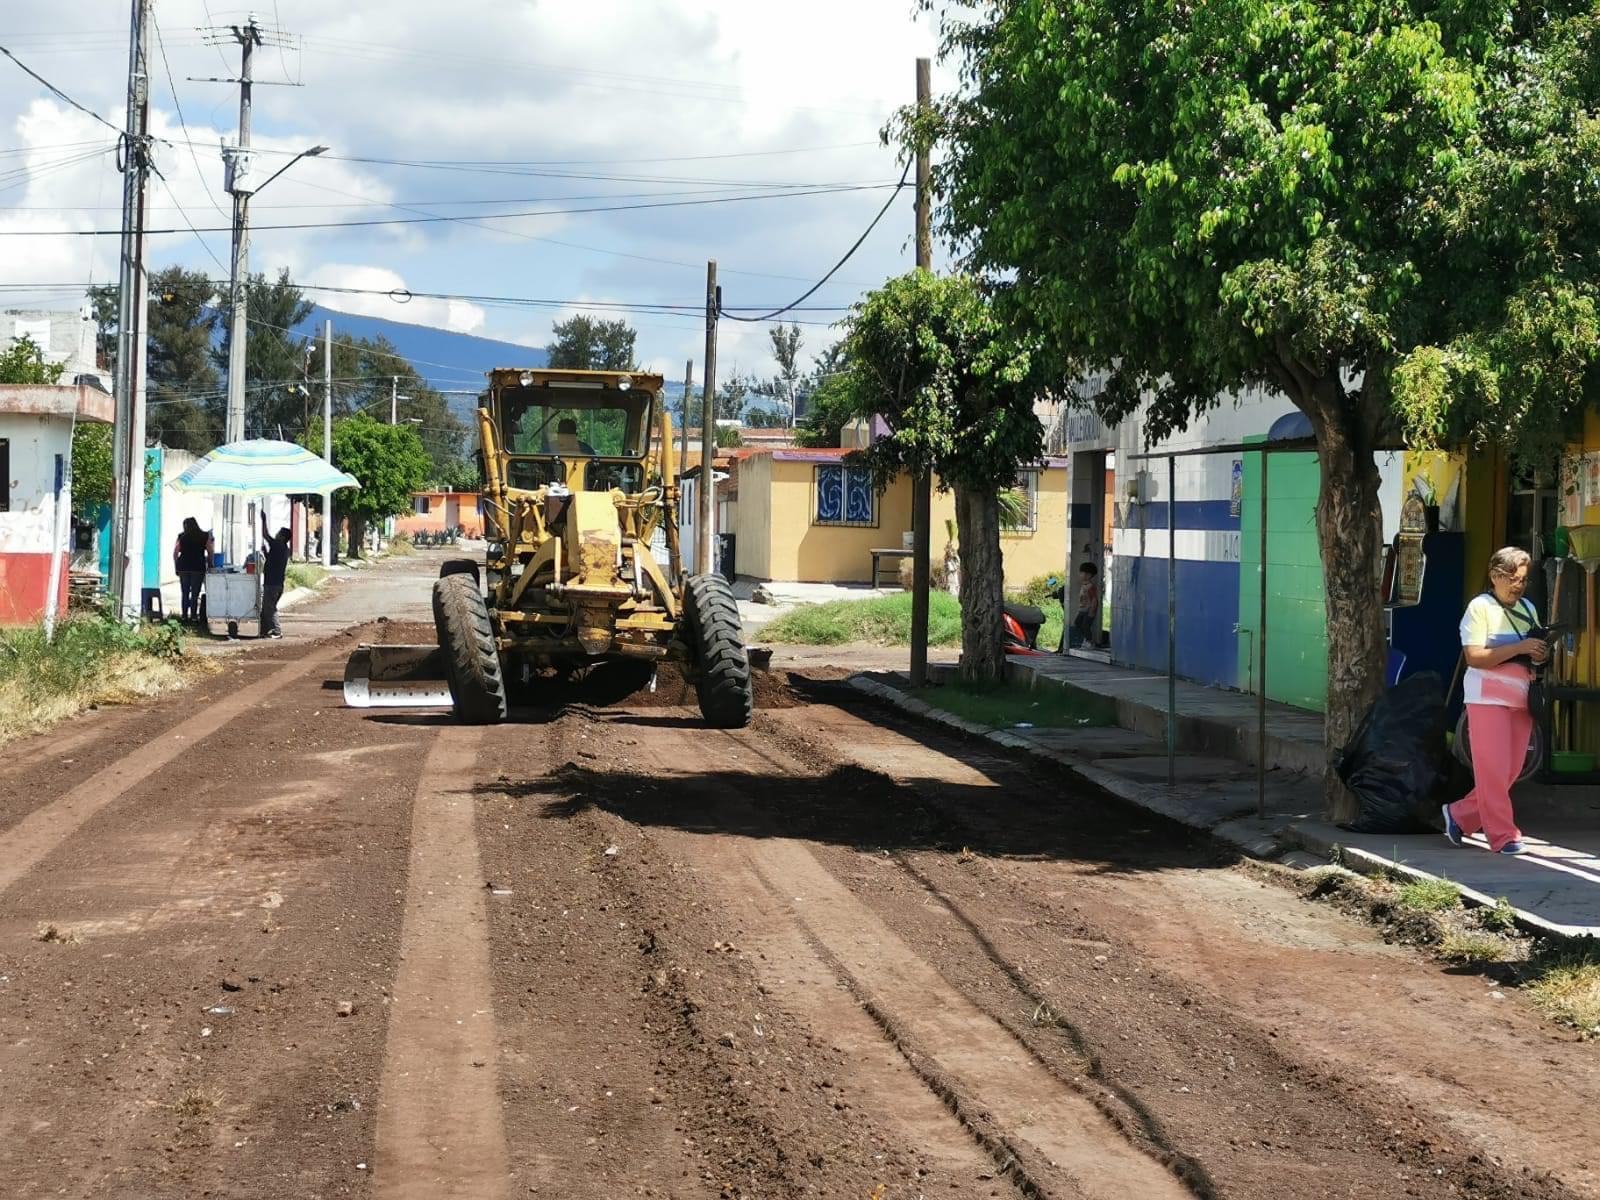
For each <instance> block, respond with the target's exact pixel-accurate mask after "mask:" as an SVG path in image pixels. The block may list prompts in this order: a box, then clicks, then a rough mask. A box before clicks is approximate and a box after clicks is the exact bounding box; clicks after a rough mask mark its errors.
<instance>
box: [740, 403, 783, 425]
mask: <svg viewBox="0 0 1600 1200" xmlns="http://www.w3.org/2000/svg"><path fill="white" fill-rule="evenodd" d="M744 423H745V424H746V425H748V426H749V427H750V428H751V429H782V428H784V427H785V426H787V425H788V424H789V418H788V415H787V414H786V413H784V412H783V411H781V410H779V409H776V408H757V407H755V406H751V407H750V408H747V409H745V412H744Z"/></svg>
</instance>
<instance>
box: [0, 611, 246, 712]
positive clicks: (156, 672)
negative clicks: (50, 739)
mask: <svg viewBox="0 0 1600 1200" xmlns="http://www.w3.org/2000/svg"><path fill="white" fill-rule="evenodd" d="M217 669H218V667H217V665H216V664H215V663H213V662H211V661H210V660H209V659H193V658H186V657H185V656H184V654H183V643H182V635H181V633H180V629H179V626H178V623H177V622H176V621H167V622H164V623H162V624H160V625H125V624H123V623H122V622H121V621H117V620H113V619H111V618H109V617H106V616H102V615H98V614H96V615H89V616H75V617H72V618H70V619H69V620H66V621H63V622H61V623H60V624H59V625H57V626H56V636H55V639H54V640H53V641H46V640H45V636H44V627H43V626H42V625H30V626H21V627H18V628H15V629H5V630H0V742H5V741H9V740H10V739H12V738H16V737H21V736H23V735H25V734H29V733H36V732H38V731H39V730H42V729H47V728H49V727H50V726H51V725H54V724H56V723H57V722H58V721H63V720H65V719H66V718H68V717H71V716H74V715H76V714H77V713H80V712H82V711H83V710H84V709H87V708H92V707H94V706H96V705H100V704H128V703H132V702H134V701H136V700H141V699H144V698H146V697H149V696H157V695H160V694H162V693H163V692H169V691H173V690H175V689H177V688H181V687H184V686H185V685H187V683H188V682H189V680H190V679H191V678H193V677H194V676H195V675H196V674H199V673H202V672H210V671H215V670H217Z"/></svg>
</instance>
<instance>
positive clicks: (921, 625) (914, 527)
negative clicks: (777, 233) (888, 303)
mask: <svg viewBox="0 0 1600 1200" xmlns="http://www.w3.org/2000/svg"><path fill="white" fill-rule="evenodd" d="M931 100H932V85H931V83H930V63H929V60H928V59H926V58H919V59H917V111H918V113H919V114H922V115H926V113H927V110H928V105H929V104H930V103H931ZM929 174H930V171H929V163H928V147H927V144H926V143H922V144H919V145H918V147H917V268H918V269H919V270H923V271H931V270H933V233H932V229H931V225H932V220H931V214H930V211H929V203H930V200H929V195H928V177H929ZM932 523H933V479H932V477H931V475H930V474H929V472H927V471H918V472H917V473H916V474H915V475H914V476H913V477H912V480H911V686H912V687H914V688H919V687H924V686H926V685H927V682H928V586H929V572H928V558H929V555H930V547H931V543H932V538H931V536H930V533H931V531H930V529H929V526H930V525H932Z"/></svg>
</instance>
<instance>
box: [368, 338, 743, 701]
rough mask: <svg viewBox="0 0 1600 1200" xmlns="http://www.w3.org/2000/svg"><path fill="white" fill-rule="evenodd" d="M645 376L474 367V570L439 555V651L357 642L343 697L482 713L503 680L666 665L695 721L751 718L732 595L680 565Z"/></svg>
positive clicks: (625, 678)
mask: <svg viewBox="0 0 1600 1200" xmlns="http://www.w3.org/2000/svg"><path fill="white" fill-rule="evenodd" d="M661 384H662V380H661V376H659V375H644V374H638V373H634V372H621V371H557V370H517V369H499V370H495V371H492V372H490V374H489V390H488V392H487V393H486V395H485V397H484V400H485V404H484V406H483V407H481V408H480V409H479V410H478V435H479V439H480V442H481V444H482V455H483V475H484V491H483V518H484V536H485V538H486V539H487V541H488V550H487V554H486V556H485V560H484V562H483V563H482V564H481V567H482V571H481V575H480V569H479V568H480V564H479V563H478V562H476V561H474V560H471V559H454V560H451V561H449V562H446V563H445V564H444V565H443V566H442V567H441V568H440V572H439V580H438V582H436V583H435V584H434V585H433V618H434V626H435V629H436V631H437V634H438V639H439V644H438V646H437V647H435V646H362V647H360V648H359V649H358V650H357V651H356V652H355V653H354V654H353V655H351V657H350V661H349V663H348V664H347V666H346V668H345V689H344V690H345V699H346V702H347V703H349V704H352V705H355V706H357V707H368V706H375V705H382V706H395V707H416V706H423V705H432V704H437V705H441V706H442V705H444V704H447V703H448V704H450V705H451V706H453V707H454V709H455V712H456V716H457V717H458V718H459V719H460V720H462V721H465V722H468V723H472V724H489V723H493V722H496V721H503V720H504V719H505V718H506V714H507V709H508V696H509V695H511V694H514V693H516V692H518V691H519V690H520V691H521V692H522V693H523V694H525V695H527V696H528V697H529V698H530V699H532V700H535V701H537V700H538V699H540V688H541V684H543V683H546V682H558V681H565V682H574V681H575V682H576V683H577V684H578V686H579V687H580V688H581V689H582V691H581V692H580V694H581V695H584V696H586V697H588V698H591V699H620V698H621V697H623V696H626V695H629V694H631V693H632V692H634V691H636V690H638V689H639V688H640V687H643V686H645V685H647V684H650V683H652V682H653V679H654V672H655V668H656V666H657V664H659V663H662V662H672V663H675V664H678V666H679V669H680V670H681V671H682V672H683V673H684V675H685V676H686V677H687V678H689V679H690V680H692V681H693V683H694V685H695V690H696V693H697V695H698V698H699V702H700V711H701V713H702V715H703V716H704V717H705V719H706V721H707V722H708V723H709V724H711V725H713V726H715V727H717V728H723V729H729V728H738V727H741V726H744V725H748V724H749V723H750V714H751V707H752V690H751V682H750V661H749V657H748V655H747V653H746V650H745V645H744V639H743V636H742V630H741V626H740V621H739V609H738V605H737V604H736V603H735V601H734V597H733V591H732V589H731V588H730V587H729V586H728V582H727V580H725V579H724V578H723V577H722V576H721V575H717V574H712V573H708V574H703V575H693V576H688V577H685V575H684V574H683V572H682V569H681V560H680V555H679V549H678V526H677V512H678V485H677V480H676V478H675V476H674V471H673V460H672V421H671V418H670V417H669V416H668V414H667V412H666V409H665V406H664V405H662V404H661V402H660V397H661ZM658 408H659V410H660V411H659V413H658V412H657V409H658ZM654 435H659V440H657V437H656V436H654ZM658 530H659V531H660V532H661V533H662V534H664V541H665V549H666V554H665V556H664V557H665V560H666V561H664V562H663V561H662V560H661V558H660V557H658V555H657V552H656V551H655V550H654V549H653V548H652V547H653V545H654V544H655V543H657V542H659V541H661V540H663V539H659V538H657V536H656V535H657V531H658Z"/></svg>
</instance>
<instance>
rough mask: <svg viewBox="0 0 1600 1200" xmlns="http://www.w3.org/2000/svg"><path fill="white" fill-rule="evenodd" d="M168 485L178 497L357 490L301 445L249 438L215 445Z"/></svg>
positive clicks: (347, 478) (348, 478)
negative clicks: (185, 494) (189, 493)
mask: <svg viewBox="0 0 1600 1200" xmlns="http://www.w3.org/2000/svg"><path fill="white" fill-rule="evenodd" d="M172 486H173V487H175V488H177V489H178V490H179V491H182V492H223V493H226V494H228V495H232V496H282V495H297V494H299V493H303V492H332V491H337V490H338V489H339V488H359V487H360V486H361V485H360V484H359V483H357V482H356V480H355V478H354V477H353V476H350V475H347V474H345V473H344V472H343V471H340V470H338V469H336V468H335V467H334V466H333V464H332V463H330V462H328V461H327V459H325V458H322V457H321V456H320V455H316V454H313V453H312V452H311V451H309V450H307V449H306V448H305V447H304V446H296V445H295V444H294V443H292V442H274V441H269V440H267V439H266V438H251V439H248V440H246V441H243V442H229V443H228V444H227V445H226V446H218V447H217V448H216V449H215V450H213V451H212V452H211V453H210V454H207V455H206V456H205V457H204V458H202V459H201V460H200V461H199V462H197V463H195V464H194V466H192V467H190V468H189V469H188V470H187V471H185V472H184V473H183V474H182V475H179V476H178V477H177V478H176V479H174V480H173V481H172Z"/></svg>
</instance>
